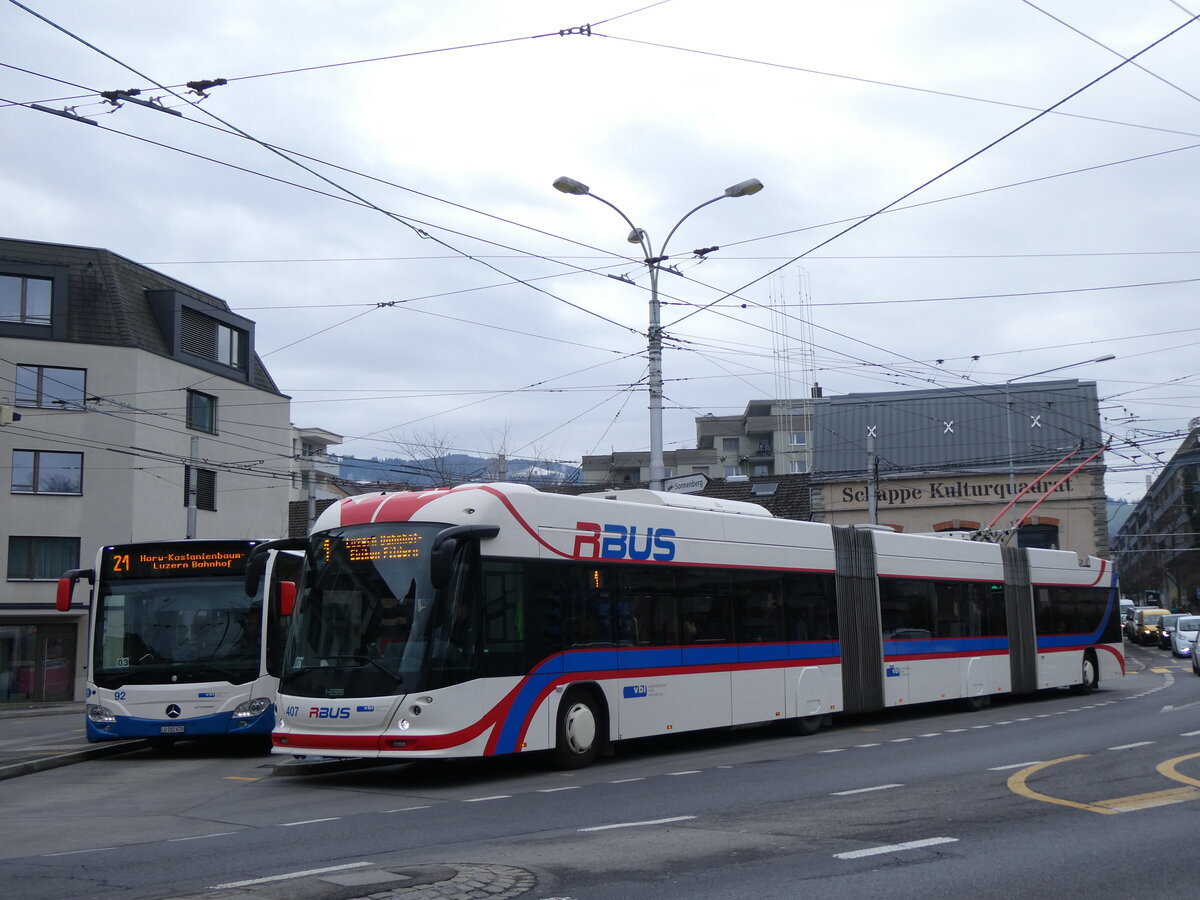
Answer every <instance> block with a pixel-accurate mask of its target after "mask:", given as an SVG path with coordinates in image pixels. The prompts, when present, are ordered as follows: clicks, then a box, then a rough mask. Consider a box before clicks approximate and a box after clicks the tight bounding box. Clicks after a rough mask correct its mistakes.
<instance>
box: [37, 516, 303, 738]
mask: <svg viewBox="0 0 1200 900" xmlns="http://www.w3.org/2000/svg"><path fill="white" fill-rule="evenodd" d="M260 545H261V542H259V541H246V540H187V541H154V542H146V543H134V544H117V545H113V546H108V547H102V548H101V549H100V551H99V552H98V553H97V557H96V567H95V568H94V569H74V570H72V571H70V572H67V573H65V574H64V575H63V577H62V578H61V579H60V580H59V585H58V598H57V605H58V608H59V609H60V610H64V611H65V610H67V609H69V608H70V604H71V596H72V592H73V589H74V586H75V584H76V583H77V582H78V581H79V580H80V579H84V580H86V581H88V582H89V583H90V584H92V590H91V596H90V604H89V607H90V608H89V613H90V614H89V642H88V657H87V686H86V712H85V723H86V727H87V739H88V740H89V741H105V740H117V739H122V738H149V739H150V741H151V742H152V744H154V745H156V746H163V747H165V746H169V745H170V744H171V743H173V742H174V741H176V740H178V739H180V738H193V737H214V736H225V735H260V736H261V735H267V734H269V733H270V731H271V725H272V722H273V719H274V699H275V691H276V688H277V686H278V677H277V676H278V672H279V665H280V656H281V651H282V634H281V630H280V628H281V623H280V617H279V614H278V613H279V597H278V590H277V589H271V586H272V585H277V583H278V581H279V580H280V579H288V580H294V579H295V578H296V577H297V574H298V572H299V569H300V565H301V562H302V559H301V557H300V556H299V555H298V554H288V553H282V552H273V553H268V554H263V555H261V556H260V560H261V563H263V564H260V565H257V566H251V567H250V575H251V577H250V578H248V577H247V574H248V569H247V563H248V561H249V560H250V559H251V555H252V552H253V551H254V549H255V547H256V546H260ZM248 581H249V582H252V583H251V584H249V585H248V584H247V582H248ZM264 586H266V587H264ZM264 596H265V599H266V602H265V603H264Z"/></svg>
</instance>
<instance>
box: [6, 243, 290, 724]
mask: <svg viewBox="0 0 1200 900" xmlns="http://www.w3.org/2000/svg"><path fill="white" fill-rule="evenodd" d="M0 408H2V409H0V423H4V422H8V424H0V467H2V468H3V469H4V471H5V472H6V473H7V475H8V486H7V490H3V491H0V554H2V555H3V565H4V572H5V580H4V581H3V582H2V583H0V703H3V702H21V701H30V700H50V699H72V698H74V699H81V698H82V683H83V676H84V673H83V671H82V669H83V659H84V652H83V651H84V640H85V628H86V622H87V613H86V610H85V609H84V608H83V607H82V605H80V607H79V608H78V609H73V610H72V611H71V612H70V613H59V612H56V611H55V609H54V587H55V582H56V580H57V578H58V577H59V575H60V574H61V573H62V572H63V571H65V570H67V569H71V568H76V567H90V566H91V565H92V564H93V562H94V560H95V556H96V552H97V550H98V549H99V548H100V547H101V546H103V545H106V544H113V543H119V542H126V541H140V540H150V539H155V540H169V539H176V538H178V539H182V538H186V537H199V538H209V537H211V538H216V537H220V538H273V537H279V536H282V535H284V534H286V533H287V511H288V500H289V493H290V490H291V483H292V477H291V470H292V427H291V424H290V422H289V409H290V403H289V398H288V397H287V396H285V395H284V394H282V393H281V392H280V391H279V389H278V387H277V386H276V384H275V382H274V381H273V380H272V378H271V376H270V374H269V373H268V372H267V370H266V368H265V367H264V366H263V364H262V361H261V360H260V359H259V358H258V356H257V354H256V353H255V345H254V322H252V321H251V320H249V319H247V318H245V317H243V316H239V315H237V314H236V313H234V312H232V310H231V309H230V308H229V306H228V304H226V303H225V302H224V301H222V300H220V299H219V298H217V297H214V296H212V295H210V294H207V293H205V292H203V291H201V290H198V289H196V288H194V287H191V286H189V285H187V284H184V283H182V282H180V281H177V280H175V279H173V278H171V277H169V276H167V275H164V274H162V273H160V272H156V271H154V270H152V269H149V268H147V267H145V266H142V265H139V264H137V263H135V262H132V261H131V260H129V259H126V258H124V257H122V256H119V255H118V254H115V253H112V252H110V251H108V250H103V249H96V248H89V247H77V246H67V245H61V244H47V243H38V242H33V241H22V240H12V239H0ZM10 419H11V421H10ZM81 593H82V592H77V602H80V600H81V598H80V596H79V595H80V594H81Z"/></svg>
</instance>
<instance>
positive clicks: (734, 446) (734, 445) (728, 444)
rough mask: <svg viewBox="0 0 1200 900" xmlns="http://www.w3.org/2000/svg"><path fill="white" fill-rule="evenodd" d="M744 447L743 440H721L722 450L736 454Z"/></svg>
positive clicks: (733, 438)
mask: <svg viewBox="0 0 1200 900" xmlns="http://www.w3.org/2000/svg"><path fill="white" fill-rule="evenodd" d="M741 445H742V440H741V438H735V437H732V438H721V449H722V450H728V451H730V452H733V453H736V452H737V451H738V448H739V447H740V446H741Z"/></svg>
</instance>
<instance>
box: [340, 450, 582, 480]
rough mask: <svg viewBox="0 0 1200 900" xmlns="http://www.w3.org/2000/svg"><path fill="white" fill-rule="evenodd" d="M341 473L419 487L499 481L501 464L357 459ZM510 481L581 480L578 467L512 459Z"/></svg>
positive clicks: (462, 457) (463, 457)
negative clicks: (450, 483)
mask: <svg viewBox="0 0 1200 900" xmlns="http://www.w3.org/2000/svg"><path fill="white" fill-rule="evenodd" d="M338 462H339V471H338V474H339V475H340V476H341V477H342V478H344V479H346V480H347V481H366V482H407V483H409V484H411V485H413V486H415V487H429V486H434V485H439V484H445V483H446V482H447V481H450V482H455V483H462V482H466V481H497V480H499V472H498V471H497V467H498V462H497V460H496V459H495V458H494V457H493V458H490V459H489V458H486V457H481V456H468V455H467V454H465V453H452V454H450V455H448V456H443V457H438V458H436V459H379V458H377V457H373V458H371V459H357V458H356V457H353V456H342V457H339V458H338ZM505 477H506V478H507V480H509V481H523V482H528V483H530V484H563V483H566V484H573V483H576V482H578V481H580V480H581V478H582V473H581V471H580V469H579V467H578V466H571V465H567V464H566V463H557V462H547V461H546V460H535V459H509V460H506V462H505Z"/></svg>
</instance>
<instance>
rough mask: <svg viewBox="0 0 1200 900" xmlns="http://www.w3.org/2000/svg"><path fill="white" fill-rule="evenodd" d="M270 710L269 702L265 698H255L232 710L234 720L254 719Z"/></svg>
mask: <svg viewBox="0 0 1200 900" xmlns="http://www.w3.org/2000/svg"><path fill="white" fill-rule="evenodd" d="M270 708H271V701H270V700H268V699H267V698H266V697H255V698H254V699H253V700H247V701H246V702H245V703H239V704H238V705H237V706H236V707H235V708H234V710H233V718H235V719H254V718H257V717H258V716H261V715H262V714H263V713H265V712H266V711H267V710H268V709H270Z"/></svg>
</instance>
